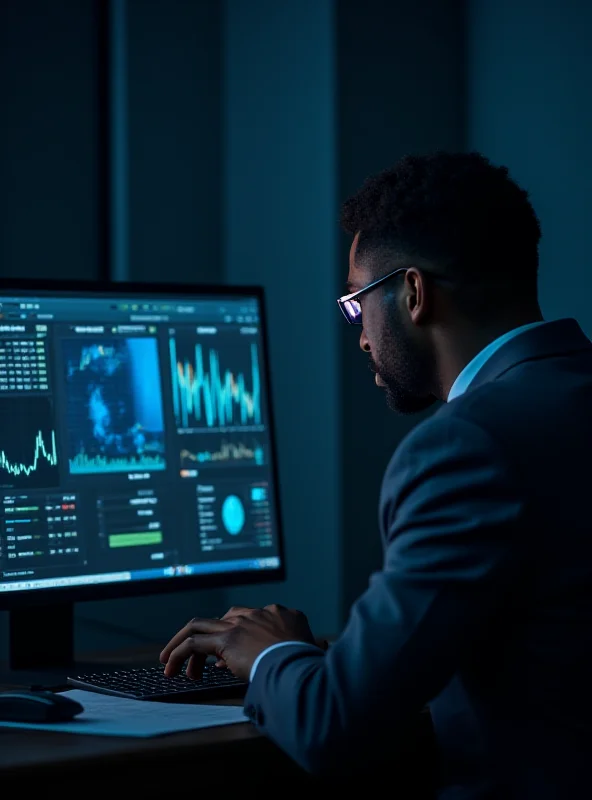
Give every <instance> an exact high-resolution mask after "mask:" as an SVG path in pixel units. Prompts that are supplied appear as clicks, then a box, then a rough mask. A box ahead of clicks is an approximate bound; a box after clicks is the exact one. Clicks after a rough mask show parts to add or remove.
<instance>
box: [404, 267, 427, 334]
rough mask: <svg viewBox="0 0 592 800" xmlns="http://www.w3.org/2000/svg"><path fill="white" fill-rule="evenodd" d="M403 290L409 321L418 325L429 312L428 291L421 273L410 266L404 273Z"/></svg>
mask: <svg viewBox="0 0 592 800" xmlns="http://www.w3.org/2000/svg"><path fill="white" fill-rule="evenodd" d="M405 290H406V303H407V311H408V312H409V316H410V317H411V321H412V322H413V323H414V324H415V325H420V324H421V323H422V322H423V321H424V320H425V318H426V317H427V315H428V313H429V302H430V298H429V292H428V287H427V282H426V279H425V277H424V276H423V275H422V273H421V272H420V271H419V270H418V269H416V268H415V267H411V268H410V269H408V270H407V272H406V273H405Z"/></svg>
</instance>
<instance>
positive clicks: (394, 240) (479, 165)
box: [341, 152, 541, 295]
mask: <svg viewBox="0 0 592 800" xmlns="http://www.w3.org/2000/svg"><path fill="white" fill-rule="evenodd" d="M341 223H342V227H343V228H344V229H345V230H346V231H347V232H349V233H350V234H352V235H355V234H357V233H359V234H360V237H359V240H358V246H357V250H356V260H362V259H363V258H364V257H365V256H367V255H369V253H370V252H371V251H372V254H373V255H378V259H376V261H377V262H378V263H381V258H385V257H386V258H389V257H390V258H392V257H393V255H394V253H397V254H399V255H404V256H405V257H409V258H410V259H413V258H421V259H423V260H424V261H426V262H429V265H430V267H431V268H433V271H434V272H436V273H439V274H440V275H443V276H445V277H449V278H452V279H453V280H454V279H455V278H460V279H461V280H460V281H459V283H464V284H469V285H472V286H473V287H477V288H478V287H484V288H485V287H486V286H495V285H506V286H507V285H508V283H509V282H510V281H512V282H514V283H516V282H518V283H520V284H522V285H523V286H524V287H525V288H527V289H533V290H534V293H535V295H536V283H537V272H538V244H539V240H540V238H541V229H540V224H539V221H538V219H537V217H536V214H535V212H534V209H533V207H532V205H531V204H530V201H529V199H528V193H527V192H526V191H525V190H524V189H521V188H520V187H519V186H518V185H517V184H516V183H515V182H514V181H513V180H512V179H511V178H510V176H509V173H508V169H507V168H506V167H502V166H494V165H493V164H492V163H491V162H490V161H489V160H488V159H487V158H485V157H484V156H483V155H481V154H480V153H445V152H437V153H434V154H432V155H427V156H413V155H409V156H405V157H404V158H403V159H401V160H400V161H399V162H398V163H397V164H396V165H395V166H394V167H393V168H392V169H389V170H387V171H385V172H382V173H380V174H378V175H375V176H373V177H371V178H369V179H368V180H367V181H366V182H365V184H364V185H363V186H362V188H361V189H360V190H359V192H358V193H357V194H355V195H354V196H352V197H350V198H349V199H348V200H347V201H346V202H345V204H344V205H343V209H342V215H341ZM376 261H375V262H374V263H376Z"/></svg>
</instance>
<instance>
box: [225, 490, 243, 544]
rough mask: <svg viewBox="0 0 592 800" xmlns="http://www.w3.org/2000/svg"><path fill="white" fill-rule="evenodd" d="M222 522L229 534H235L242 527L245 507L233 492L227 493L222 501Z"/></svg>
mask: <svg viewBox="0 0 592 800" xmlns="http://www.w3.org/2000/svg"><path fill="white" fill-rule="evenodd" d="M222 524H223V525H224V527H225V528H226V530H227V531H228V533H229V534H230V535H231V536H237V535H238V534H239V533H240V532H241V531H242V529H243V527H244V524H245V508H244V506H243V504H242V503H241V500H240V498H239V497H237V496H236V495H235V494H229V495H228V497H227V498H226V499H225V500H224V502H223V503H222Z"/></svg>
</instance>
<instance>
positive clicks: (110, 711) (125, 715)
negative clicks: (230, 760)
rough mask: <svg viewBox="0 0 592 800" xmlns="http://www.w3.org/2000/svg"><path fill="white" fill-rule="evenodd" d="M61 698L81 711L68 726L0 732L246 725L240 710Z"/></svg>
mask: <svg viewBox="0 0 592 800" xmlns="http://www.w3.org/2000/svg"><path fill="white" fill-rule="evenodd" d="M64 696H65V697H71V698H72V700H76V701H78V702H79V703H80V704H81V705H82V707H83V708H84V711H83V712H82V713H81V714H79V715H78V716H77V717H74V719H72V720H70V721H69V722H35V723H31V722H4V721H2V720H0V727H3V728H28V729H30V730H44V731H62V732H63V733H87V734H91V735H93V736H131V737H136V736H138V737H149V736H162V735H164V734H167V733H178V732H179V731H191V730H197V729H199V728H213V727H215V726H217V725H233V724H236V723H237V722H248V719H247V717H246V716H245V713H244V711H243V709H242V706H214V705H212V706H210V705H200V704H196V705H187V704H181V703H158V702H148V701H146V700H128V699H127V698H125V697H113V696H111V695H107V694H99V693H98V692H85V691H83V690H82V689H73V690H72V691H70V692H64Z"/></svg>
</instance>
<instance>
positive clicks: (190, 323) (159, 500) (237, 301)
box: [0, 287, 282, 603]
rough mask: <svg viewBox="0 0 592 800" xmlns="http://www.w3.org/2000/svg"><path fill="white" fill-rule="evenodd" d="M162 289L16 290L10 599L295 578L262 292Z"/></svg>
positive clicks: (7, 329) (6, 567) (9, 312)
mask: <svg viewBox="0 0 592 800" xmlns="http://www.w3.org/2000/svg"><path fill="white" fill-rule="evenodd" d="M156 292H157V290H155V289H149V290H137V289H135V290H133V291H132V290H131V289H130V288H129V287H128V288H125V287H119V288H114V289H113V290H109V291H108V292H107V291H102V292H97V291H90V290H86V291H72V290H69V291H64V290H61V291H57V290H56V289H52V290H51V291H49V290H32V289H28V290H26V291H23V290H18V291H17V290H14V291H8V290H7V289H3V290H2V295H1V296H0V427H1V430H2V435H1V439H0V598H2V597H4V598H5V600H8V598H9V597H11V596H13V597H14V596H15V594H23V593H27V594H28V595H33V594H35V593H39V590H47V589H50V590H59V589H64V588H67V587H73V588H76V589H78V590H82V592H83V594H84V587H95V589H97V588H98V587H104V588H105V589H107V588H108V587H111V591H110V596H114V592H113V587H118V586H119V587H122V588H123V587H124V586H127V587H128V592H129V585H130V584H134V585H135V586H136V587H137V592H138V593H141V592H142V588H141V587H142V585H145V586H147V584H146V583H143V582H149V581H153V582H155V581H156V582H158V586H164V585H165V584H168V585H169V586H168V588H171V586H170V584H171V583H172V582H175V583H176V584H177V585H178V584H180V583H181V584H187V579H188V578H190V577H193V578H194V579H199V577H200V576H203V579H204V581H203V582H204V583H206V585H207V582H206V578H207V576H214V575H218V576H221V577H222V576H225V578H224V579H225V580H228V581H232V580H233V576H236V575H237V574H239V573H241V574H246V573H249V574H253V575H254V574H257V575H260V576H261V578H263V576H264V575H265V574H268V573H273V572H277V571H278V570H280V569H281V568H282V564H281V552H282V551H281V542H280V535H279V518H278V517H279V512H278V507H277V500H276V487H275V485H274V450H273V439H272V431H271V420H270V407H269V394H268V381H267V365H266V363H265V342H264V333H263V330H262V322H263V321H262V319H261V316H262V308H261V295H260V293H259V292H258V291H257V290H250V291H242V290H240V289H236V290H230V289H229V290H203V292H200V293H192V294H185V293H181V292H179V294H178V295H177V296H175V295H174V294H170V293H169V291H168V290H167V291H165V290H161V291H160V293H159V294H157V293H156ZM194 582H195V581H192V582H191V585H194ZM198 582H199V581H198ZM183 588H186V586H184V587H183ZM54 594H55V592H53V591H52V595H54ZM95 594H97V593H96V592H95ZM1 602H2V601H1V599H0V603H1Z"/></svg>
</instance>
